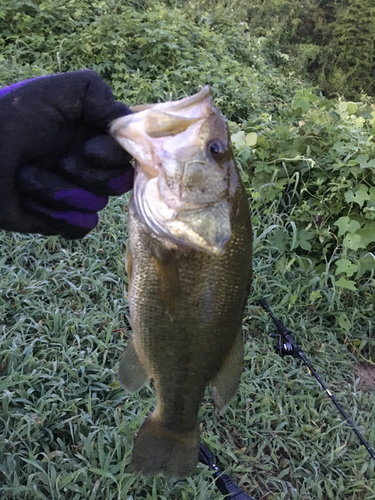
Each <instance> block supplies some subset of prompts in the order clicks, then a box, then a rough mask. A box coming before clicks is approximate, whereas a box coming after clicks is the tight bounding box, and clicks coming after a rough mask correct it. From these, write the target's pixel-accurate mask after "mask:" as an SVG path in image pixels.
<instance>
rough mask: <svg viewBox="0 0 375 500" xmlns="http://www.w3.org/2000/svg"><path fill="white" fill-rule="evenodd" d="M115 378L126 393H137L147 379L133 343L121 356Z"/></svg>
mask: <svg viewBox="0 0 375 500" xmlns="http://www.w3.org/2000/svg"><path fill="white" fill-rule="evenodd" d="M117 378H118V381H119V382H120V385H121V386H122V387H123V388H124V389H125V390H126V391H128V392H136V391H138V390H139V389H140V388H141V387H142V386H143V385H144V384H145V383H146V382H147V380H148V379H149V376H148V375H147V372H146V370H145V368H144V367H143V365H142V363H141V360H140V359H139V356H138V353H137V351H136V349H135V346H134V342H133V341H131V342H130V343H129V344H128V345H127V347H126V348H125V350H124V351H123V353H122V355H121V358H120V365H119V369H118V374H117Z"/></svg>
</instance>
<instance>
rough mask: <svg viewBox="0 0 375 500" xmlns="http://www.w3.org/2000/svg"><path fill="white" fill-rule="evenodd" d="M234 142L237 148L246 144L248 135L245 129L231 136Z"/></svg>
mask: <svg viewBox="0 0 375 500" xmlns="http://www.w3.org/2000/svg"><path fill="white" fill-rule="evenodd" d="M231 140H232V144H233V146H234V147H235V148H236V149H241V148H243V147H244V146H245V145H246V136H245V132H244V131H243V130H240V131H239V132H237V133H236V134H233V135H232V137H231Z"/></svg>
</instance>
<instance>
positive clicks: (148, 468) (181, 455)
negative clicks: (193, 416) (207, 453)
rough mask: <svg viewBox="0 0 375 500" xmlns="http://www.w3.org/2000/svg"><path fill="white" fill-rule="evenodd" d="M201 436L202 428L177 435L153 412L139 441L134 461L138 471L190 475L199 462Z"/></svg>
mask: <svg viewBox="0 0 375 500" xmlns="http://www.w3.org/2000/svg"><path fill="white" fill-rule="evenodd" d="M198 434H199V431H198V428H197V429H195V430H193V431H189V432H186V433H182V432H174V431H173V430H171V429H168V428H167V427H165V426H163V425H162V423H161V421H160V420H159V418H158V417H157V415H156V413H153V414H152V415H150V416H149V417H148V418H147V420H146V421H145V422H144V423H143V425H142V426H141V428H140V430H139V432H138V435H137V437H136V438H135V441H134V447H133V453H132V460H131V462H132V466H133V468H134V470H135V471H136V472H141V473H142V474H146V475H147V474H157V473H159V472H162V473H163V474H164V476H166V477H179V478H183V477H188V476H190V475H191V473H192V472H193V470H194V468H195V466H196V464H197V461H198V452H199V441H198Z"/></svg>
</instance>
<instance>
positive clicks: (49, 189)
mask: <svg viewBox="0 0 375 500" xmlns="http://www.w3.org/2000/svg"><path fill="white" fill-rule="evenodd" d="M16 186H17V189H18V190H19V191H20V192H21V193H22V195H23V196H22V197H21V198H23V197H25V196H26V197H27V198H30V199H32V200H34V201H36V202H38V203H39V204H42V205H44V206H46V207H48V208H50V209H54V210H71V209H72V208H76V209H80V210H83V211H89V212H98V211H99V210H102V209H103V208H104V207H105V206H106V205H107V203H108V197H107V196H99V195H96V194H94V193H91V192H90V191H88V190H86V189H84V188H81V187H77V185H76V184H74V183H72V182H70V181H68V180H66V179H64V178H63V177H61V176H58V175H56V174H54V173H53V172H51V171H48V170H44V169H42V168H38V167H34V166H25V167H22V168H19V169H18V170H17V173H16Z"/></svg>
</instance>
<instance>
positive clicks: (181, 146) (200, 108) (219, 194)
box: [110, 86, 252, 477]
mask: <svg viewBox="0 0 375 500" xmlns="http://www.w3.org/2000/svg"><path fill="white" fill-rule="evenodd" d="M133 111H134V114H132V115H127V116H125V117H122V118H119V119H117V120H115V121H114V122H113V124H112V127H111V131H110V132H111V134H112V135H113V136H114V137H115V138H116V140H117V141H118V142H119V143H120V144H121V145H122V146H123V147H124V148H125V149H126V150H127V151H128V152H129V153H130V154H131V155H132V156H133V157H134V158H135V159H136V163H135V182H134V189H133V193H132V196H131V200H130V206H129V221H128V227H129V249H128V252H127V269H128V275H129V288H128V295H129V307H130V319H131V326H132V329H133V338H132V341H131V343H130V344H129V345H128V347H127V348H126V350H125V351H124V354H123V356H122V358H121V360H120V367H119V381H120V383H121V384H122V386H123V387H124V388H125V389H126V390H127V391H130V392H132V391H136V390H138V389H139V388H140V387H141V386H142V385H143V384H144V383H145V382H146V381H147V380H148V379H153V381H154V385H155V389H156V408H155V411H154V412H153V413H152V414H151V415H150V416H149V417H148V418H147V419H146V421H145V422H144V423H143V425H142V426H141V428H140V430H139V432H138V435H137V436H136V438H135V442H134V447H133V452H132V464H133V467H134V469H135V470H136V471H139V472H142V473H145V474H149V473H150V474H155V473H158V472H163V473H164V474H165V475H166V476H176V477H186V476H188V475H190V474H191V472H192V471H193V469H194V467H195V465H196V463H197V459H198V449H199V442H198V434H199V432H198V420H197V416H198V411H199V407H200V404H201V401H202V398H203V395H204V391H205V388H206V387H207V386H208V385H209V384H210V385H211V387H212V394H213V399H214V402H215V404H216V407H217V408H218V409H219V411H223V410H224V409H225V407H226V406H227V405H228V403H229V402H230V400H231V399H232V398H233V396H234V395H235V393H236V390H237V387H238V383H239V379H240V375H241V369H242V362H243V339H242V333H241V323H242V317H243V312H244V307H245V303H246V298H247V295H248V292H249V287H250V282H251V246H252V231H251V222H250V214H249V205H248V201H247V197H246V193H245V190H244V187H243V185H242V182H241V179H240V176H239V173H238V170H237V168H236V165H235V162H234V157H233V152H232V147H231V143H230V137H229V132H228V127H227V123H226V120H225V118H224V117H223V115H222V114H221V112H220V111H219V110H218V108H216V107H215V105H214V103H213V99H212V96H211V91H210V88H209V87H208V86H207V87H204V88H203V89H202V90H201V91H200V92H199V93H198V94H196V95H193V96H191V97H186V98H184V99H182V100H180V101H175V102H166V103H159V104H154V105H146V106H140V107H136V108H133Z"/></svg>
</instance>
